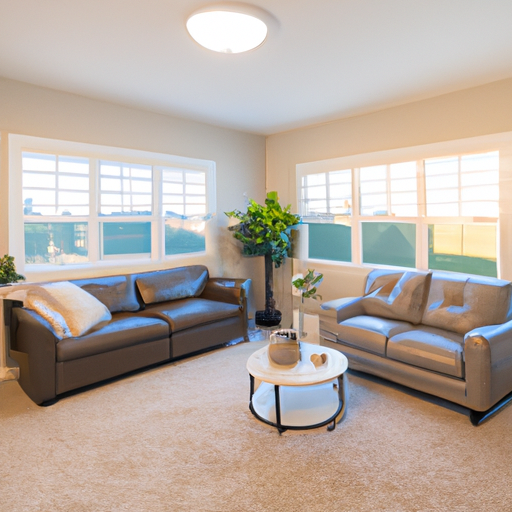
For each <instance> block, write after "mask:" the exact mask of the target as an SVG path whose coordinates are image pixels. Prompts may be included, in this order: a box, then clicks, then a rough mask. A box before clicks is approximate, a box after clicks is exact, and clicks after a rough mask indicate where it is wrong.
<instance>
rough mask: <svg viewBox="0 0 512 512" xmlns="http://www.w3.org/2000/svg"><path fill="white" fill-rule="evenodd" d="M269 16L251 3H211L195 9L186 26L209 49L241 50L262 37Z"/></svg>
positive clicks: (258, 41)
mask: <svg viewBox="0 0 512 512" xmlns="http://www.w3.org/2000/svg"><path fill="white" fill-rule="evenodd" d="M269 18H270V17H269V15H268V13H266V12H265V11H263V10H262V9H258V8H257V7H254V6H251V5H246V4H237V3H225V4H214V5H210V6H208V7H205V8H203V9H200V10H198V11H195V12H194V13H193V14H192V15H191V16H190V17H189V18H188V20H187V30H188V32H189V34H190V35H191V36H192V38H193V39H194V40H195V41H196V42H198V43H199V44H200V45H201V46H204V47H205V48H208V49H209V50H213V51H214V52H220V53H241V52H247V51H249V50H253V49H254V48H257V47H258V46H260V45H261V44H262V43H263V42H264V41H265V39H266V37H267V34H268V25H269Z"/></svg>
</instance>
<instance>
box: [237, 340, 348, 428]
mask: <svg viewBox="0 0 512 512" xmlns="http://www.w3.org/2000/svg"><path fill="white" fill-rule="evenodd" d="M300 352H301V360H300V361H299V362H298V363H297V365H296V366H294V367H293V368H283V367H280V366H278V365H276V364H275V363H273V362H271V361H270V359H269V357H268V345H267V346H265V347H263V348H262V349H260V350H258V351H256V352H255V353H254V354H252V355H251V356H250V357H249V359H248V361H247V371H248V372H249V377H250V380H251V394H250V401H249V409H250V410H251V412H252V413H253V415H254V416H255V417H256V418H258V419H259V420H261V421H263V422H264V423H267V424H268V425H272V426H273V427H276V428H277V430H278V431H279V433H280V434H281V433H282V432H284V431H286V430H288V429H290V430H303V429H311V428H318V427H321V426H323V425H327V424H329V423H331V425H329V426H328V427H327V430H329V431H332V430H334V428H335V427H336V423H338V422H339V421H340V420H341V418H342V417H343V415H344V413H345V408H346V402H347V399H346V388H347V384H348V382H347V376H346V373H345V372H346V370H347V368H348V361H347V358H346V357H345V356H344V355H343V354H342V353H341V352H338V351H337V350H334V349H331V348H328V347H322V346H320V345H312V344H310V343H304V342H302V341H301V342H300ZM315 354H317V355H320V356H322V354H325V362H324V363H323V364H320V365H318V366H315V365H314V364H313V362H312V361H311V356H312V355H315ZM314 359H315V358H314ZM336 388H337V389H336Z"/></svg>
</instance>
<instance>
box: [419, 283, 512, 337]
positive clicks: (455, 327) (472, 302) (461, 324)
mask: <svg viewBox="0 0 512 512" xmlns="http://www.w3.org/2000/svg"><path fill="white" fill-rule="evenodd" d="M511 291H512V288H511V283H510V282H508V281H503V280H501V279H493V278H485V277H481V278H480V277H467V276H463V275H461V276H457V275H456V274H454V275H449V274H442V273H434V274H433V277H432V283H431V286H430V293H429V296H428V300H427V306H426V308H425V312H424V314H423V319H422V323H423V324H425V325H430V326H432V327H439V328H441V329H446V330H448V331H453V332H458V333H459V334H466V333H467V332H469V331H471V330H472V329H475V328H476V327H483V326H485V325H497V324H501V323H503V322H506V321H507V315H508V311H509V307H510V297H511Z"/></svg>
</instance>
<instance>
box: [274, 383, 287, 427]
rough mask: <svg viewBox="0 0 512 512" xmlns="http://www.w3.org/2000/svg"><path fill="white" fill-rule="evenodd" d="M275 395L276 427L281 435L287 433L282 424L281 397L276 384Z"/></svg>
mask: <svg viewBox="0 0 512 512" xmlns="http://www.w3.org/2000/svg"><path fill="white" fill-rule="evenodd" d="M274 395H275V397H276V427H277V430H278V431H279V435H281V434H282V433H283V432H285V431H286V429H285V428H283V426H282V424H281V397H280V395H279V386H278V385H277V384H274Z"/></svg>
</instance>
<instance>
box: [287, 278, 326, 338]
mask: <svg viewBox="0 0 512 512" xmlns="http://www.w3.org/2000/svg"><path fill="white" fill-rule="evenodd" d="M323 279H324V275H323V274H320V273H319V272H315V270H314V269H312V270H311V269H309V268H308V272H307V274H306V275H305V276H304V275H303V274H295V275H294V276H293V277H292V286H293V287H294V288H295V290H296V292H297V295H299V296H300V303H299V338H301V337H302V336H305V335H306V334H307V333H305V332H304V299H315V300H318V299H320V300H321V299H322V296H321V295H318V294H317V293H316V292H317V286H319V285H320V283H321V282H322V281H323Z"/></svg>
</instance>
